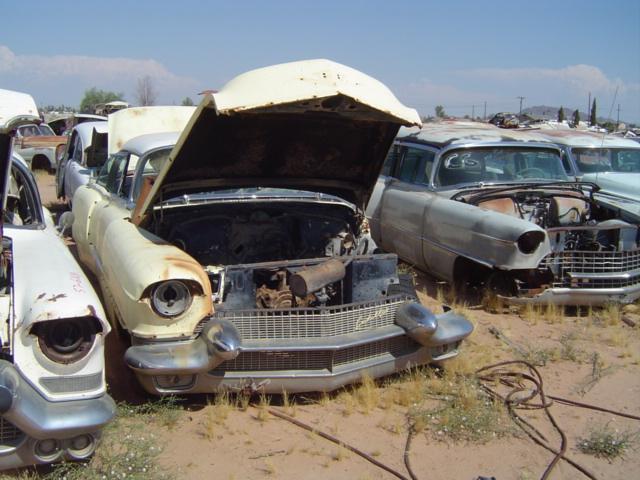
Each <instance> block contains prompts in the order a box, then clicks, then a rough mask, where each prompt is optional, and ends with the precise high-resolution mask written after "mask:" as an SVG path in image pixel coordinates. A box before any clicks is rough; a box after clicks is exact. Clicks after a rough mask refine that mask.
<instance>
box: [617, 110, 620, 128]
mask: <svg viewBox="0 0 640 480" xmlns="http://www.w3.org/2000/svg"><path fill="white" fill-rule="evenodd" d="M618 125H620V104H618V121H617V122H616V131H617V130H618Z"/></svg>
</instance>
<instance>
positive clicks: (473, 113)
mask: <svg viewBox="0 0 640 480" xmlns="http://www.w3.org/2000/svg"><path fill="white" fill-rule="evenodd" d="M475 116H476V106H475V105H471V120H473V119H474V118H475Z"/></svg>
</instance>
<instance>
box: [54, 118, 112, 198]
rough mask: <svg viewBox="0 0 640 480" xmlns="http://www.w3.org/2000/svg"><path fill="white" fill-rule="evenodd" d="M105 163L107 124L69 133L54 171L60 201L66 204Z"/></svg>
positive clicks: (92, 124) (93, 124)
mask: <svg viewBox="0 0 640 480" xmlns="http://www.w3.org/2000/svg"><path fill="white" fill-rule="evenodd" d="M106 159H107V122H102V121H100V122H86V123H81V124H80V125H77V126H75V127H74V128H73V129H72V130H71V135H70V137H69V141H68V142H67V146H66V149H65V151H64V153H63V155H62V156H61V158H60V161H59V164H58V168H57V170H56V188H57V194H58V197H59V198H66V199H67V201H68V202H69V204H71V202H72V201H73V194H74V192H75V191H76V190H77V188H78V187H79V186H80V185H85V184H86V183H88V182H89V179H90V178H91V177H93V176H94V175H95V174H96V173H97V171H98V170H99V169H100V167H101V166H102V164H104V162H105V160H106Z"/></svg>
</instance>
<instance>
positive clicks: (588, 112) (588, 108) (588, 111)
mask: <svg viewBox="0 0 640 480" xmlns="http://www.w3.org/2000/svg"><path fill="white" fill-rule="evenodd" d="M590 114H591V92H589V102H588V103H587V115H590Z"/></svg>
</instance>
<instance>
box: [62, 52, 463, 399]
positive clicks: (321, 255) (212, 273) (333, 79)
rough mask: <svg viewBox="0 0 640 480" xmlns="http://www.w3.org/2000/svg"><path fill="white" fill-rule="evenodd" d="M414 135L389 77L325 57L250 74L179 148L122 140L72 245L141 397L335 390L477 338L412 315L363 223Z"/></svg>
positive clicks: (185, 134)
mask: <svg viewBox="0 0 640 480" xmlns="http://www.w3.org/2000/svg"><path fill="white" fill-rule="evenodd" d="M119 114H120V112H119V113H116V114H114V115H113V116H116V115H119ZM113 116H112V117H113ZM112 117H110V121H111V118H112ZM419 123H420V119H419V116H418V114H417V112H416V111H415V110H413V109H410V108H407V107H405V106H404V105H402V104H401V103H400V102H398V100H397V99H396V98H395V97H394V96H393V94H392V93H391V92H390V91H389V90H388V89H387V88H386V87H385V86H384V85H382V84H381V83H379V82H378V81H376V80H374V79H373V78H371V77H368V76H366V75H364V74H362V73H360V72H358V71H356V70H353V69H351V68H349V67H346V66H344V65H339V64H336V63H333V62H329V61H326V60H314V61H305V62H295V63H289V64H283V65H276V66H273V67H267V68H263V69H259V70H255V71H252V72H248V73H246V74H244V75H240V76H239V77H237V78H235V79H233V80H232V81H231V82H229V83H228V84H227V85H226V86H225V87H224V88H222V89H221V90H220V92H219V93H207V94H205V95H204V97H203V99H202V102H201V103H200V105H199V106H198V108H197V109H196V111H195V112H194V113H193V115H192V116H191V118H190V120H189V121H188V123H187V126H186V128H185V129H184V130H183V131H182V133H181V134H180V135H178V134H176V133H166V132H165V133H156V134H153V135H141V136H138V137H136V138H133V139H130V140H129V141H127V142H126V143H124V144H122V145H121V147H120V148H121V149H120V151H119V152H118V153H115V154H114V155H112V156H111V157H110V158H109V159H108V160H107V163H106V164H105V166H104V167H103V170H102V172H101V174H100V175H99V176H98V178H97V181H96V182H95V183H90V184H89V185H87V186H83V187H80V188H79V189H78V190H77V191H76V194H75V197H74V204H73V213H74V216H75V220H74V223H73V236H74V238H75V240H76V242H77V244H78V252H79V254H80V257H81V259H82V261H83V262H84V263H85V264H87V265H88V266H89V267H90V268H91V269H92V270H93V271H94V272H95V273H96V275H97V276H98V278H99V281H100V285H101V287H102V289H103V292H104V297H105V301H106V308H107V310H108V313H109V314H110V316H111V317H112V318H116V319H117V320H118V322H119V323H120V327H121V328H123V329H124V330H126V331H127V332H128V333H129V334H130V335H131V339H132V346H131V347H130V348H129V349H128V350H127V352H126V356H125V359H126V362H127V363H128V365H129V366H130V367H131V368H132V369H133V370H134V371H135V372H136V374H137V375H138V378H139V380H140V381H141V382H142V384H143V386H144V387H145V388H146V389H147V390H148V391H150V392H152V393H163V394H164V393H175V392H211V391H214V390H217V389H224V388H230V389H237V390H250V391H254V390H260V391H265V392H282V391H283V390H286V391H288V392H299V391H312V390H332V389H335V388H338V387H339V386H341V385H344V384H346V383H349V382H353V381H357V380H359V379H360V378H361V376H362V375H363V374H368V375H370V376H371V377H379V376H381V375H386V374H391V373H394V372H396V371H398V370H400V369H403V368H407V367H409V366H411V365H416V364H424V363H428V362H431V361H436V360H444V359H446V358H450V357H452V356H454V355H456V354H457V353H458V347H459V345H460V342H461V341H462V340H463V339H464V338H465V337H466V336H467V335H469V334H470V333H471V330H472V326H471V324H470V323H469V322H468V321H467V320H466V319H464V318H463V317H461V316H458V315H456V314H454V313H453V312H447V313H443V314H440V315H434V314H433V313H432V312H431V311H429V310H428V309H426V308H424V307H423V306H422V305H420V304H419V303H418V302H417V297H416V295H415V289H414V288H413V285H412V283H411V279H401V278H399V277H398V273H397V257H396V256H395V255H393V254H384V253H377V249H376V246H375V243H374V242H373V240H372V238H371V236H370V235H369V228H368V224H367V221H366V219H365V216H364V212H363V208H364V205H366V203H367V199H368V197H369V195H370V193H371V191H372V189H373V186H374V184H375V182H376V178H377V176H378V173H379V170H380V167H381V165H382V162H383V161H384V158H385V155H386V153H387V151H388V149H389V147H390V145H391V143H392V141H393V138H394V137H395V135H396V133H397V131H398V129H399V127H400V126H401V125H416V124H419ZM127 131H131V128H128V129H127ZM114 141H115V139H114V138H112V136H111V133H110V138H109V143H110V144H112V143H113V142H114ZM174 143H175V147H173V144H174ZM407 280H408V281H407Z"/></svg>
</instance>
